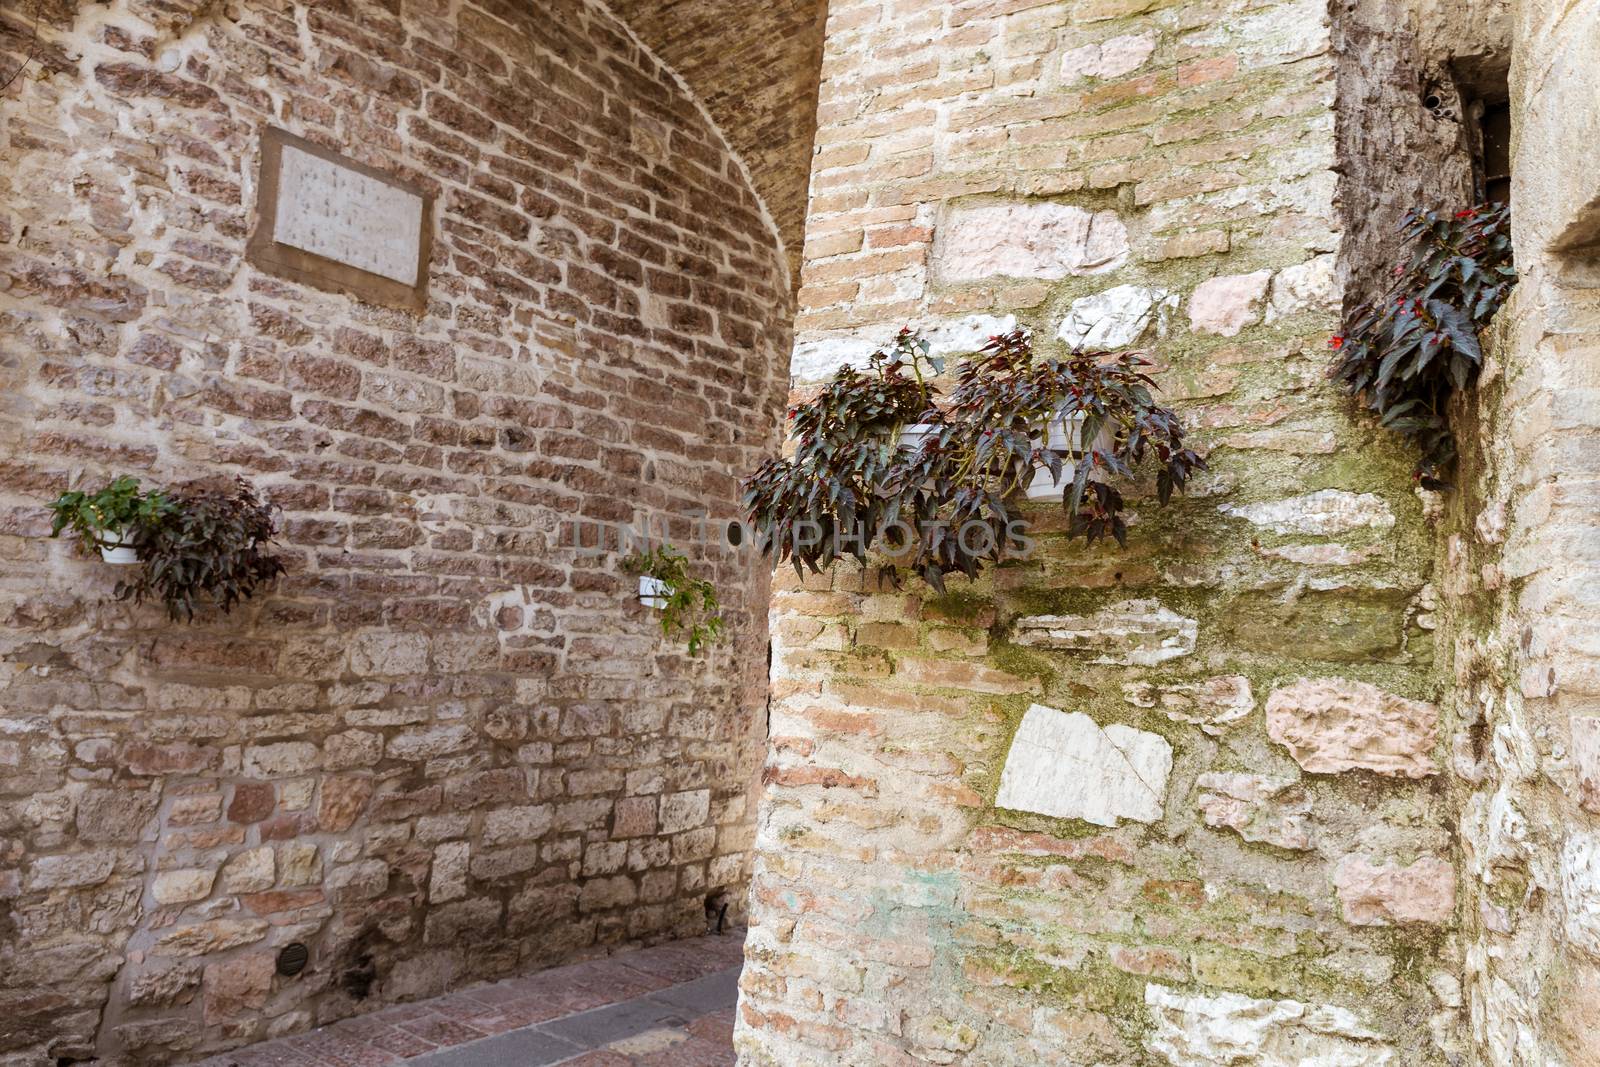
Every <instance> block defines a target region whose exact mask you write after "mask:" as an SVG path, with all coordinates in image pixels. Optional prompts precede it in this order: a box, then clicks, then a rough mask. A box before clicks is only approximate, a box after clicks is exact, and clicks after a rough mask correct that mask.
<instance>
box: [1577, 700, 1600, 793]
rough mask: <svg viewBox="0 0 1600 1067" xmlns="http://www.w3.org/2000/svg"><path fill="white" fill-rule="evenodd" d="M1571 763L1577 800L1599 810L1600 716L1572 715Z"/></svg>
mask: <svg viewBox="0 0 1600 1067" xmlns="http://www.w3.org/2000/svg"><path fill="white" fill-rule="evenodd" d="M1572 765H1573V770H1574V772H1575V773H1576V774H1577V776H1578V802H1579V803H1580V804H1582V805H1583V809H1584V810H1585V811H1593V812H1600V718H1594V717H1591V716H1583V715H1574V716H1573V717H1572Z"/></svg>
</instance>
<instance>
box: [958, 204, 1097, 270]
mask: <svg viewBox="0 0 1600 1067" xmlns="http://www.w3.org/2000/svg"><path fill="white" fill-rule="evenodd" d="M1127 258H1128V229H1127V227H1126V226H1124V225H1123V223H1122V220H1121V219H1120V218H1118V217H1117V213H1116V212H1115V211H1095V212H1091V211H1087V210H1085V209H1083V208H1081V207H1075V206H1073V205H1071V204H1052V203H1048V202H1029V203H1020V204H981V205H978V206H975V207H965V208H957V209H956V210H954V211H953V212H952V213H951V214H950V215H949V217H948V218H946V219H945V220H944V222H943V223H942V224H941V225H940V227H939V230H938V233H937V234H936V236H935V239H934V259H935V263H936V265H937V269H938V274H939V277H940V278H941V279H943V280H944V281H947V282H967V281H978V280H980V279H983V278H994V277H1007V278H1045V279H1049V280H1052V281H1054V280H1058V279H1061V278H1066V277H1070V276H1073V275H1079V274H1098V273H1101V272H1103V271H1108V270H1114V269H1115V268H1117V267H1120V266H1121V265H1122V264H1123V263H1124V262H1126V260H1127Z"/></svg>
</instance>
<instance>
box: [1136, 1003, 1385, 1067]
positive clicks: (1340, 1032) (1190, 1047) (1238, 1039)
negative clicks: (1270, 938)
mask: <svg viewBox="0 0 1600 1067" xmlns="http://www.w3.org/2000/svg"><path fill="white" fill-rule="evenodd" d="M1144 1002H1145V1005H1146V1007H1148V1008H1149V1009H1150V1015H1151V1022H1152V1027H1151V1030H1150V1033H1149V1036H1148V1037H1147V1038H1146V1039H1145V1044H1146V1046H1147V1047H1148V1048H1149V1049H1150V1050H1151V1051H1152V1052H1155V1053H1157V1054H1159V1055H1161V1056H1164V1057H1165V1058H1166V1060H1167V1062H1168V1063H1170V1064H1172V1065H1173V1067H1236V1065H1240V1064H1250V1065H1252V1067H1310V1065H1311V1064H1327V1065H1329V1067H1332V1065H1334V1064H1338V1065H1339V1067H1390V1065H1392V1064H1395V1063H1397V1062H1398V1061H1397V1060H1396V1059H1395V1053H1394V1050H1393V1049H1392V1048H1391V1047H1390V1046H1389V1045H1388V1044H1387V1043H1386V1042H1385V1040H1384V1038H1383V1035H1381V1034H1379V1033H1377V1032H1375V1031H1373V1030H1371V1029H1369V1028H1368V1027H1366V1026H1363V1025H1362V1024H1361V1021H1360V1020H1359V1019H1357V1018H1356V1016H1355V1015H1354V1014H1353V1013H1352V1012H1349V1011H1347V1010H1345V1009H1344V1008H1338V1007H1333V1006H1331V1005H1310V1004H1302V1003H1301V1002H1299V1001H1296V1000H1255V999H1252V998H1251V997H1246V996H1243V995H1241V994H1238V993H1221V994H1218V995H1216V996H1209V997H1208V996H1199V995H1193V994H1187V993H1181V992H1179V991H1178V990H1175V989H1169V988H1168V987H1166V986H1161V985H1156V984H1154V983H1152V984H1150V985H1147V986H1145V991H1144Z"/></svg>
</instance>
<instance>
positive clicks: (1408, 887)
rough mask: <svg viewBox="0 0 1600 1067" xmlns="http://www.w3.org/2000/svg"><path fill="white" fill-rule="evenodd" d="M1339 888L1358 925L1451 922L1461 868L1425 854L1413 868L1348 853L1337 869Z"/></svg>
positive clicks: (1336, 885)
mask: <svg viewBox="0 0 1600 1067" xmlns="http://www.w3.org/2000/svg"><path fill="white" fill-rule="evenodd" d="M1333 885H1334V889H1335V890H1336V891H1337V892H1338V894H1339V903H1340V904H1341V905H1342V906H1343V908H1344V921H1345V922H1347V923H1349V924H1351V925H1352V926H1394V925H1398V924H1401V923H1448V922H1449V921H1450V920H1451V918H1452V917H1453V916H1454V915H1455V910H1456V872H1455V869H1454V868H1452V867H1451V866H1450V864H1449V863H1447V862H1446V861H1444V860H1442V859H1439V858H1438V857H1436V856H1425V857H1423V858H1422V859H1419V860H1417V861H1416V862H1415V863H1413V864H1411V865H1410V866H1407V867H1402V866H1399V865H1390V864H1387V863H1386V864H1382V865H1376V864H1373V863H1369V862H1368V861H1367V860H1366V858H1365V857H1362V856H1358V855H1351V856H1346V857H1345V858H1344V859H1342V860H1340V861H1339V866H1338V867H1337V868H1336V869H1335V871H1334V874H1333Z"/></svg>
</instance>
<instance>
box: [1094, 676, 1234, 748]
mask: <svg viewBox="0 0 1600 1067" xmlns="http://www.w3.org/2000/svg"><path fill="white" fill-rule="evenodd" d="M1122 695H1123V698H1124V699H1125V700H1127V702H1128V703H1130V704H1132V705H1133V706H1134V707H1137V708H1160V709H1161V713H1162V714H1163V715H1165V716H1166V717H1167V718H1169V719H1171V720H1172V721H1173V722H1186V723H1189V724H1191V725H1193V726H1198V727H1200V729H1201V731H1203V732H1204V733H1208V734H1210V735H1211V736H1213V737H1216V736H1218V735H1219V734H1221V733H1222V732H1223V731H1224V730H1226V729H1227V728H1228V727H1230V726H1234V725H1236V724H1237V723H1239V722H1240V721H1242V720H1244V719H1245V718H1247V717H1248V716H1249V715H1250V713H1251V712H1252V711H1254V710H1255V708H1256V697H1255V693H1254V692H1253V691H1252V690H1251V688H1250V679H1248V678H1246V677H1245V676H1244V675H1242V674H1225V675H1219V676H1217V677H1215V678H1207V679H1205V680H1204V681H1200V682H1128V683H1126V684H1124V685H1123V687H1122Z"/></svg>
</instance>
